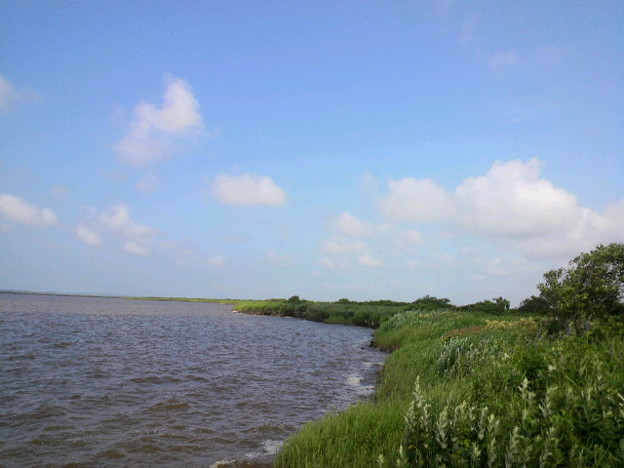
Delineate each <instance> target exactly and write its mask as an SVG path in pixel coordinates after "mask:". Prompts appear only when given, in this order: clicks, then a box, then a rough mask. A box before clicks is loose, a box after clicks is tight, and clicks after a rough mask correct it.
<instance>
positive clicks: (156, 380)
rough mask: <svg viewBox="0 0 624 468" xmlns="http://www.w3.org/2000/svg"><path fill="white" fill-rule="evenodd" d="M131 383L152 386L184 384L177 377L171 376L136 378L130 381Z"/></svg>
mask: <svg viewBox="0 0 624 468" xmlns="http://www.w3.org/2000/svg"><path fill="white" fill-rule="evenodd" d="M130 382H132V383H150V384H168V383H177V382H182V379H178V378H177V377H172V376H170V375H165V376H158V375H148V376H147V377H134V378H132V379H130Z"/></svg>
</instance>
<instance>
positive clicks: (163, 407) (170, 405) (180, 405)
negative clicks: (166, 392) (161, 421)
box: [149, 397, 190, 412]
mask: <svg viewBox="0 0 624 468" xmlns="http://www.w3.org/2000/svg"><path fill="white" fill-rule="evenodd" d="M186 408H190V405H189V404H188V403H187V402H185V401H181V400H179V399H177V398H175V397H174V398H169V399H168V400H165V401H161V402H158V403H156V404H155V405H153V406H151V407H150V408H149V411H150V412H159V411H171V410H180V409H186Z"/></svg>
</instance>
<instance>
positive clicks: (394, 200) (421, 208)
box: [379, 177, 453, 222]
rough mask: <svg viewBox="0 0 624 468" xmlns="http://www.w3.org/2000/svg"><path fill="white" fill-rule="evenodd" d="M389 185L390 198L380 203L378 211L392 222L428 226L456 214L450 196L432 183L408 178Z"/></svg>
mask: <svg viewBox="0 0 624 468" xmlns="http://www.w3.org/2000/svg"><path fill="white" fill-rule="evenodd" d="M388 185H389V187H390V194H389V195H387V196H386V197H383V198H382V199H381V201H380V202H379V207H380V208H381V211H382V213H383V214H384V215H385V216H386V217H388V218H389V219H392V220H398V221H415V222H425V221H433V220H436V219H442V218H445V217H447V216H449V215H450V214H451V213H452V211H453V203H452V198H451V196H450V195H449V194H448V193H447V192H446V191H445V190H444V189H443V188H442V187H440V186H439V185H438V184H436V183H435V182H433V181H432V180H430V179H413V178H410V177H408V178H405V179H401V180H398V181H390V182H389V184H388Z"/></svg>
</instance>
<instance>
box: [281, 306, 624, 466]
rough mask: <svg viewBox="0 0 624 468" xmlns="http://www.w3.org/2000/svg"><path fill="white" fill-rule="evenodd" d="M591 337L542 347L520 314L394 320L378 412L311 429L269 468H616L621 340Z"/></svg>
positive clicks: (613, 335)
mask: <svg viewBox="0 0 624 468" xmlns="http://www.w3.org/2000/svg"><path fill="white" fill-rule="evenodd" d="M596 331H597V332H596V333H594V334H590V335H582V336H581V335H569V336H563V337H561V336H560V337H556V338H552V337H550V338H549V337H544V336H543V335H542V334H541V330H540V327H539V321H538V320H536V319H535V318H534V317H529V316H524V317H523V316H519V315H518V314H505V315H492V314H489V313H484V312H479V311H471V312H468V311H458V310H438V311H423V310H412V311H405V312H401V313H399V314H396V315H395V316H393V317H392V318H391V319H389V320H387V321H385V322H384V323H383V324H382V325H381V326H380V327H379V328H378V329H377V330H376V331H375V332H374V343H375V345H376V346H378V347H380V348H381V349H385V350H388V351H392V353H391V354H390V355H389V356H388V357H387V359H386V362H385V364H384V366H383V369H382V371H381V375H380V379H379V382H378V384H377V388H376V394H375V401H374V402H364V403H360V404H357V405H355V406H353V407H351V408H349V409H347V410H345V411H343V412H340V413H335V414H331V415H328V416H326V417H325V418H323V419H321V420H319V421H314V422H311V423H309V424H307V425H306V426H304V428H303V429H302V430H301V431H300V432H299V433H297V434H295V435H294V436H292V437H291V438H289V439H288V440H287V441H286V443H285V444H284V446H283V448H282V450H281V451H280V452H279V454H278V456H277V458H276V460H275V465H274V466H275V467H277V468H295V467H297V468H300V467H301V468H306V467H309V468H313V467H320V466H323V467H345V466H348V467H354V468H357V467H375V466H377V467H420V466H466V467H468V466H553V467H554V466H579V467H580V466H603V467H616V466H624V396H623V395H622V393H623V391H622V389H623V388H624V338H623V336H622V333H621V332H618V331H617V330H615V331H614V330H610V329H608V328H605V327H601V326H600V325H597V326H596Z"/></svg>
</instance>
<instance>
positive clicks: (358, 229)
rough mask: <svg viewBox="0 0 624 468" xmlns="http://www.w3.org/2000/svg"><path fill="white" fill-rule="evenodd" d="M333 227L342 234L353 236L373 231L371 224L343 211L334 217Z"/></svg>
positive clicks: (367, 234) (360, 235)
mask: <svg viewBox="0 0 624 468" xmlns="http://www.w3.org/2000/svg"><path fill="white" fill-rule="evenodd" d="M334 226H335V228H336V229H337V230H338V231H339V232H341V233H342V234H346V235H348V236H354V237H366V236H370V235H372V234H373V233H374V231H375V228H374V226H373V225H371V224H369V223H366V222H364V221H362V220H360V219H358V218H356V217H355V216H353V215H351V214H350V213H348V212H346V211H344V212H342V213H340V215H339V216H338V217H337V218H336V220H335V222H334Z"/></svg>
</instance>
